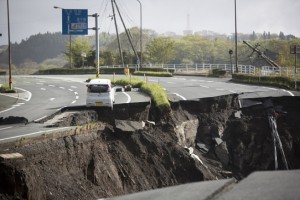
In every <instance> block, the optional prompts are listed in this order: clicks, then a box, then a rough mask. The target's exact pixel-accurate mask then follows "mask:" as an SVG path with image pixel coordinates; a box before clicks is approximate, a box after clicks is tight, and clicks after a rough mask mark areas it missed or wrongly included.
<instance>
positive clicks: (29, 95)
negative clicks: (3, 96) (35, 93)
mask: <svg viewBox="0 0 300 200" xmlns="http://www.w3.org/2000/svg"><path fill="white" fill-rule="evenodd" d="M17 89H18V90H22V91H23V92H27V93H28V98H27V99H23V98H18V99H21V100H24V101H30V99H31V97H32V94H31V92H29V91H27V90H24V89H22V88H17Z"/></svg>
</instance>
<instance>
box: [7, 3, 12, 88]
mask: <svg viewBox="0 0 300 200" xmlns="http://www.w3.org/2000/svg"><path fill="white" fill-rule="evenodd" d="M7 32H8V70H9V78H8V85H9V89H10V90H12V78H11V44H10V22H9V0H7Z"/></svg>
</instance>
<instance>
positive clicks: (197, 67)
mask: <svg viewBox="0 0 300 200" xmlns="http://www.w3.org/2000/svg"><path fill="white" fill-rule="evenodd" d="M196 72H198V64H197V63H196Z"/></svg>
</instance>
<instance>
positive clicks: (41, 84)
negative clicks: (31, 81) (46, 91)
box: [36, 83, 44, 85]
mask: <svg viewBox="0 0 300 200" xmlns="http://www.w3.org/2000/svg"><path fill="white" fill-rule="evenodd" d="M36 84H37V85H44V83H36Z"/></svg>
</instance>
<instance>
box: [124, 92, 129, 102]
mask: <svg viewBox="0 0 300 200" xmlns="http://www.w3.org/2000/svg"><path fill="white" fill-rule="evenodd" d="M122 93H123V94H125V95H126V96H127V102H126V103H130V101H131V97H130V96H129V94H127V93H126V92H122Z"/></svg>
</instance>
